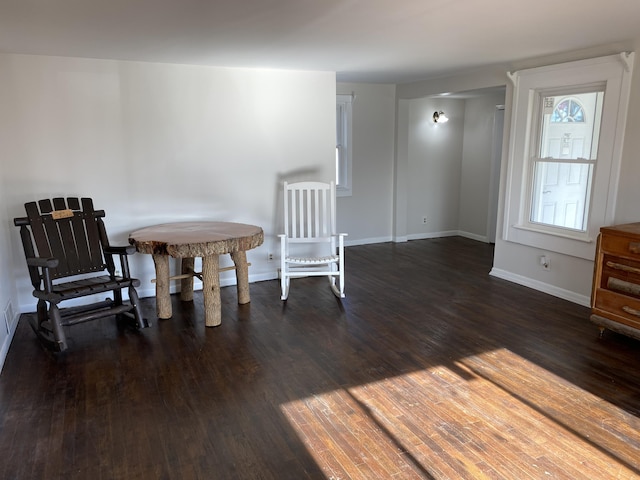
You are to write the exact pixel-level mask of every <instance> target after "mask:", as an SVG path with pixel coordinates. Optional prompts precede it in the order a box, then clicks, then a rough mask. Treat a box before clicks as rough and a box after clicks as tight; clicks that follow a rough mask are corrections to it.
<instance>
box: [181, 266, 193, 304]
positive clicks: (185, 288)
mask: <svg viewBox="0 0 640 480" xmlns="http://www.w3.org/2000/svg"><path fill="white" fill-rule="evenodd" d="M193 268H194V258H193V257H183V258H182V269H181V270H182V271H181V273H182V274H183V275H191V276H189V277H187V278H183V279H181V280H180V300H182V301H183V302H192V301H193V271H194V270H193Z"/></svg>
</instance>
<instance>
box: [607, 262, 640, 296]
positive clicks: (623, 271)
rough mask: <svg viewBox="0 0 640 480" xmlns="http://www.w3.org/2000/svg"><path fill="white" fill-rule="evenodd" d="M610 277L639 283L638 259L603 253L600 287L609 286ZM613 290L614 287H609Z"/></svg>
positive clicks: (639, 267) (639, 268)
mask: <svg viewBox="0 0 640 480" xmlns="http://www.w3.org/2000/svg"><path fill="white" fill-rule="evenodd" d="M611 278H618V279H620V280H624V281H625V282H629V283H635V284H637V285H640V261H636V260H630V259H628V258H624V257H619V256H618V257H616V256H611V255H604V256H603V258H602V273H601V283H600V285H599V286H600V287H602V288H610V285H609V284H608V282H610V279H611ZM610 289H611V290H615V288H610Z"/></svg>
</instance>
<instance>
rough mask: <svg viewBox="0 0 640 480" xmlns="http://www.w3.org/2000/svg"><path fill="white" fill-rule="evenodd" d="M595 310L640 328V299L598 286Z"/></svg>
mask: <svg viewBox="0 0 640 480" xmlns="http://www.w3.org/2000/svg"><path fill="white" fill-rule="evenodd" d="M593 310H594V313H596V314H599V315H606V316H608V317H609V318H611V317H612V316H615V317H618V320H619V321H622V322H623V323H625V324H627V325H630V326H632V327H635V328H640V299H637V298H633V297H629V296H627V295H622V294H620V293H616V292H612V291H609V290H604V289H602V288H598V289H597V290H596V296H595V305H594V308H593Z"/></svg>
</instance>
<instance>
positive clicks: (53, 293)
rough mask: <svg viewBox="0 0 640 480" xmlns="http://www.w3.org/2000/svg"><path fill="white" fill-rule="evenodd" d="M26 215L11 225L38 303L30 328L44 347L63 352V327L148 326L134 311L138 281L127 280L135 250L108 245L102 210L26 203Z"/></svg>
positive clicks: (72, 201) (73, 201) (77, 203)
mask: <svg viewBox="0 0 640 480" xmlns="http://www.w3.org/2000/svg"><path fill="white" fill-rule="evenodd" d="M25 209H26V212H27V216H26V217H19V218H14V220H13V223H14V224H15V225H16V226H17V227H20V237H21V238H22V245H23V247H24V253H25V256H26V258H27V267H28V269H29V276H30V277H31V283H32V285H33V288H34V290H33V296H34V297H36V298H37V299H38V305H37V312H36V313H37V315H36V318H35V319H34V320H33V321H32V322H31V326H32V328H33V330H34V331H35V332H36V334H37V335H38V338H39V339H40V340H41V341H42V342H43V344H44V345H45V346H47V347H48V348H49V349H51V350H55V351H64V350H66V349H67V340H66V336H65V333H64V330H63V327H67V326H71V325H76V324H78V323H82V322H87V321H90V320H97V319H99V318H103V317H108V316H111V315H116V318H117V320H118V321H121V320H125V319H128V320H131V321H132V323H133V325H134V326H135V327H136V328H144V327H147V326H149V325H148V323H147V321H146V320H145V319H143V318H142V314H141V311H140V307H139V305H138V303H139V299H138V293H137V292H136V289H135V287H138V286H139V285H140V281H139V280H138V279H135V278H131V277H130V275H129V263H128V260H127V255H131V254H133V253H135V251H136V250H135V247H133V246H131V245H129V246H126V247H124V246H123V247H112V246H110V245H109V240H108V238H107V233H106V230H105V227H104V222H103V221H102V217H104V216H105V213H104V210H94V208H93V201H92V200H91V199H90V198H82V199H78V198H72V197H70V198H67V199H66V201H65V199H64V198H54V199H53V203H52V201H51V200H49V199H44V200H40V201H38V202H30V203H26V204H25ZM114 255H118V256H119V257H120V268H121V272H122V274H121V276H120V275H119V276H116V265H115V262H114V258H113V256H114ZM98 273H101V274H100V275H95V274H98ZM91 274H93V275H91ZM74 277H75V278H74ZM62 280H64V281H62ZM123 288H127V289H128V294H129V302H123V300H122V289H123ZM109 291H112V292H113V299H111V298H107V299H106V300H104V301H98V302H94V303H91V304H86V305H76V306H73V307H68V308H63V309H62V308H59V307H58V304H59V303H61V302H63V301H65V300H70V299H74V298H80V297H85V296H88V295H96V294H102V293H104V292H109Z"/></svg>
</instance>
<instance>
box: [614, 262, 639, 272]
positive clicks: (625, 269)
mask: <svg viewBox="0 0 640 480" xmlns="http://www.w3.org/2000/svg"><path fill="white" fill-rule="evenodd" d="M607 267H609V268H613V269H614V270H622V271H623V272H631V273H637V274H640V268H635V267H630V266H629V265H623V264H622V263H615V262H607Z"/></svg>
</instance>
